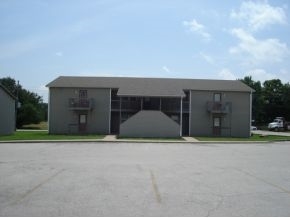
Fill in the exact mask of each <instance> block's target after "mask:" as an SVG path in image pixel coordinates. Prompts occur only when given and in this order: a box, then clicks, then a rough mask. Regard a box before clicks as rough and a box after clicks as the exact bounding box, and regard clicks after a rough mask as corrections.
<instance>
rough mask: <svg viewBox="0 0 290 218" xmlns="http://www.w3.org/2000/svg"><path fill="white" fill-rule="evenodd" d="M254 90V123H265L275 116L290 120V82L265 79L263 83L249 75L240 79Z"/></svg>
mask: <svg viewBox="0 0 290 218" xmlns="http://www.w3.org/2000/svg"><path fill="white" fill-rule="evenodd" d="M240 81H242V82H243V83H245V84H246V85H248V86H250V87H251V88H252V89H254V90H255V92H253V95H252V96H253V98H252V119H253V120H255V123H256V124H266V123H269V122H271V121H272V120H273V119H274V118H275V117H285V118H286V120H288V121H290V84H289V82H288V83H284V84H283V83H282V82H281V80H280V79H272V80H266V81H265V82H263V84H262V83H261V82H260V81H254V80H253V79H252V77H251V76H246V77H244V79H240Z"/></svg>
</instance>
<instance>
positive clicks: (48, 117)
mask: <svg viewBox="0 0 290 218" xmlns="http://www.w3.org/2000/svg"><path fill="white" fill-rule="evenodd" d="M50 89H51V88H49V89H48V102H47V103H48V104H47V107H48V110H47V120H48V122H47V125H48V126H47V128H48V134H50Z"/></svg>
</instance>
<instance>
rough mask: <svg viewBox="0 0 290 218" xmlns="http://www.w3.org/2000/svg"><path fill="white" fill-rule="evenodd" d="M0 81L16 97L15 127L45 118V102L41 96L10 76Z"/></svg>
mask: <svg viewBox="0 0 290 218" xmlns="http://www.w3.org/2000/svg"><path fill="white" fill-rule="evenodd" d="M0 82H1V83H2V84H3V85H4V86H5V87H6V88H7V89H8V90H9V91H10V92H11V93H12V94H14V95H15V96H16V97H17V96H18V102H19V103H20V105H21V106H20V107H19V108H17V119H16V126H17V128H20V127H22V126H23V125H25V124H30V123H39V122H40V121H43V120H45V119H47V108H46V107H47V104H45V103H43V101H42V97H40V96H39V95H37V94H36V93H33V92H30V91H28V90H26V89H24V88H22V86H21V85H19V84H17V83H16V81H15V80H14V79H12V78H10V77H6V78H2V79H0Z"/></svg>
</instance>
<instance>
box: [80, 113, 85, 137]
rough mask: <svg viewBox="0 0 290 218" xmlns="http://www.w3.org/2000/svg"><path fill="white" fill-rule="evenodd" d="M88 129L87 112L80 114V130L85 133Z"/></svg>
mask: <svg viewBox="0 0 290 218" xmlns="http://www.w3.org/2000/svg"><path fill="white" fill-rule="evenodd" d="M86 129H87V114H80V115H79V132H80V133H84V132H86Z"/></svg>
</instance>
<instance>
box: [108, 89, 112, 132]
mask: <svg viewBox="0 0 290 218" xmlns="http://www.w3.org/2000/svg"><path fill="white" fill-rule="evenodd" d="M111 114H112V89H110V105H109V134H111Z"/></svg>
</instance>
